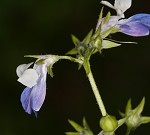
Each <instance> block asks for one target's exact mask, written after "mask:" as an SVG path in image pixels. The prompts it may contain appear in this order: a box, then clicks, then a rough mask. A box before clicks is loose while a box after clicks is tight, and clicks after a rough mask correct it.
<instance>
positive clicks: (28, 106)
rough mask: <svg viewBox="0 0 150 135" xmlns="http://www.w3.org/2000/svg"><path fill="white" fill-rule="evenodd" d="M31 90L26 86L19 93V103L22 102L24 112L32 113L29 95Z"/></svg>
mask: <svg viewBox="0 0 150 135" xmlns="http://www.w3.org/2000/svg"><path fill="white" fill-rule="evenodd" d="M31 91H32V89H31V88H29V87H26V88H25V89H24V90H23V92H22V94H21V98H20V100H21V103H22V107H23V109H24V110H25V112H27V113H28V114H31V113H32V108H31V101H30V97H31Z"/></svg>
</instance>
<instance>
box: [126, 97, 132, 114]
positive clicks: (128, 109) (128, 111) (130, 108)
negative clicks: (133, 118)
mask: <svg viewBox="0 0 150 135" xmlns="http://www.w3.org/2000/svg"><path fill="white" fill-rule="evenodd" d="M131 111H132V105H131V99H129V100H128V102H127V105H126V109H125V114H126V115H127V114H129V113H130V112H131Z"/></svg>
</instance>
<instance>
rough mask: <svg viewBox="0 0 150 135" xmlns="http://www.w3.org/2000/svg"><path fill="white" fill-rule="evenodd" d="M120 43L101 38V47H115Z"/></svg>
mask: <svg viewBox="0 0 150 135" xmlns="http://www.w3.org/2000/svg"><path fill="white" fill-rule="evenodd" d="M120 45H121V44H118V43H115V42H112V41H109V40H103V42H102V49H109V48H112V47H117V46H120Z"/></svg>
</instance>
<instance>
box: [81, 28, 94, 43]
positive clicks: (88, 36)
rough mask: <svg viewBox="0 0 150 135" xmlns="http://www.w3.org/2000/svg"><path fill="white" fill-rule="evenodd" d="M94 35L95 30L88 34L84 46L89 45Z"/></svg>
mask: <svg viewBox="0 0 150 135" xmlns="http://www.w3.org/2000/svg"><path fill="white" fill-rule="evenodd" d="M92 34H93V29H91V31H90V32H89V33H88V34H87V36H86V37H85V38H84V39H83V41H82V44H83V45H87V44H89V42H90V40H91V37H92Z"/></svg>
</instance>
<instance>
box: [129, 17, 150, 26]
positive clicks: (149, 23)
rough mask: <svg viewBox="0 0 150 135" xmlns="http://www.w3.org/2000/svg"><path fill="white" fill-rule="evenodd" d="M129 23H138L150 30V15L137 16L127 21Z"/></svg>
mask: <svg viewBox="0 0 150 135" xmlns="http://www.w3.org/2000/svg"><path fill="white" fill-rule="evenodd" d="M127 21H128V22H138V23H142V24H144V25H146V26H147V27H148V28H149V29H150V14H136V15H133V16H131V17H130V18H128V19H127Z"/></svg>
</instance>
